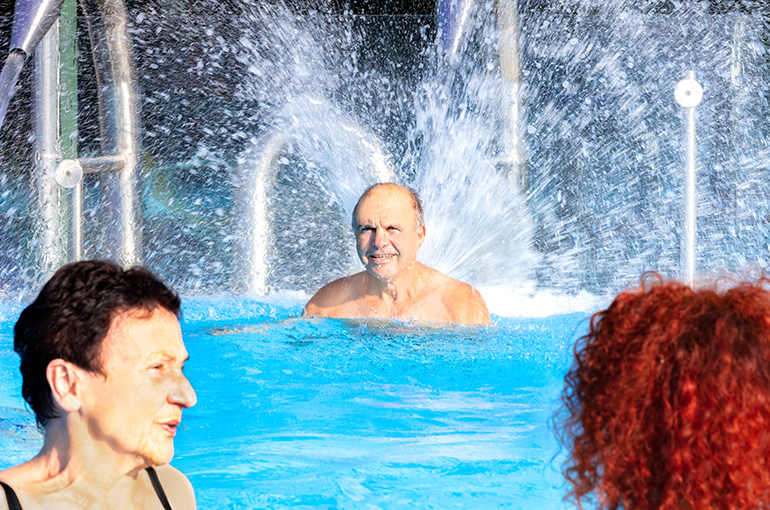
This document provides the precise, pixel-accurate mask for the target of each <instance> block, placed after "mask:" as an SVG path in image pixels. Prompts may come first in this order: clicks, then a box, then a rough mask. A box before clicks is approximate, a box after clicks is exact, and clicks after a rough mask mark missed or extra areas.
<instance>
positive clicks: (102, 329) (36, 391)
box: [13, 260, 180, 427]
mask: <svg viewBox="0 0 770 510" xmlns="http://www.w3.org/2000/svg"><path fill="white" fill-rule="evenodd" d="M158 307H161V308H164V309H166V310H168V311H169V312H171V313H173V314H174V315H176V316H179V309H180V300H179V296H178V295H177V294H176V293H174V292H173V291H172V290H170V289H169V288H168V287H166V286H165V285H164V284H163V282H161V281H160V280H159V279H158V278H157V277H156V276H155V275H153V274H152V273H151V272H150V271H148V270H147V269H144V268H142V267H133V268H131V269H127V270H124V269H123V268H121V267H120V266H119V265H117V264H115V263H114V262H109V261H99V260H92V261H83V262H74V263H72V264H67V265H65V266H63V267H61V268H60V269H59V270H58V271H56V273H55V274H54V275H53V276H52V277H51V279H50V280H48V282H47V283H46V284H45V285H44V286H43V289H42V290H41V291H40V294H39V295H38V296H37V298H36V299H35V301H34V302H32V304H30V305H29V306H28V307H26V308H25V309H24V311H22V312H21V315H20V316H19V320H18V321H17V322H16V325H15V326H14V328H13V334H14V339H13V349H14V350H15V351H16V353H17V354H18V355H19V356H20V357H21V366H20V369H21V376H22V386H21V392H22V395H23V396H24V399H25V400H26V401H27V403H28V404H29V405H30V406H31V407H32V410H33V411H34V412H35V418H36V419H37V423H38V424H39V425H40V426H41V427H45V425H46V423H47V422H48V420H50V419H51V418H56V417H58V415H57V414H56V407H55V405H54V402H53V398H52V395H51V388H50V387H49V385H48V380H47V378H46V369H47V368H48V364H49V363H50V362H51V361H52V360H54V359H63V360H65V361H68V362H70V363H73V364H74V365H76V366H78V367H80V368H82V369H83V370H88V371H89V372H94V373H102V371H101V370H102V366H101V360H100V356H99V355H100V352H101V345H102V341H103V340H104V338H105V337H106V336H107V332H108V331H109V329H110V324H111V323H112V320H113V319H114V318H115V317H116V316H118V315H120V314H122V313H124V312H127V311H129V310H135V309H138V310H144V311H146V312H147V313H148V314H151V313H152V311H153V310H155V309H156V308H158Z"/></svg>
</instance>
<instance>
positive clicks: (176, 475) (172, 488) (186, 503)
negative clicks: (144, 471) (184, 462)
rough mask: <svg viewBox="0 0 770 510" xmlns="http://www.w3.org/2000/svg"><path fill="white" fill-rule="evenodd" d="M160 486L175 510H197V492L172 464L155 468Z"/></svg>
mask: <svg viewBox="0 0 770 510" xmlns="http://www.w3.org/2000/svg"><path fill="white" fill-rule="evenodd" d="M155 471H157V473H158V478H160V484H161V485H162V486H163V490H164V491H165V492H166V496H167V497H168V501H169V503H171V507H172V508H174V509H175V510H195V492H194V491H193V486H192V484H191V483H190V480H188V479H187V477H186V476H185V475H184V474H182V472H181V471H179V470H178V469H177V468H175V467H173V466H172V465H170V464H166V465H165V466H158V467H156V468H155Z"/></svg>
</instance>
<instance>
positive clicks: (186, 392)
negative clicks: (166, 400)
mask: <svg viewBox="0 0 770 510" xmlns="http://www.w3.org/2000/svg"><path fill="white" fill-rule="evenodd" d="M169 396H170V400H171V403H172V404H177V405H179V406H182V407H192V406H194V405H195V404H196V402H198V396H197V395H196V394H195V390H194V389H193V387H192V385H191V384H190V381H188V380H187V377H185V376H184V375H181V374H180V376H179V378H178V379H177V381H176V384H175V385H174V389H173V391H172V392H171V394H170V395H169Z"/></svg>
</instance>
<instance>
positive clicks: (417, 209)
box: [352, 182, 425, 232]
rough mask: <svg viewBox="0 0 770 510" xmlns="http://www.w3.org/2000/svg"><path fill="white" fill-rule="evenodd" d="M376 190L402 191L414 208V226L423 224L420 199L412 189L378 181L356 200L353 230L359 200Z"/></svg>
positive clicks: (419, 226)
mask: <svg viewBox="0 0 770 510" xmlns="http://www.w3.org/2000/svg"><path fill="white" fill-rule="evenodd" d="M378 192H391V193H402V194H404V195H405V196H407V197H408V198H409V201H410V202H411V203H412V209H413V210H414V217H415V227H416V228H418V229H419V228H422V227H423V226H425V214H424V213H423V208H422V201H421V200H420V197H419V196H417V193H416V192H415V191H414V190H412V189H410V188H407V187H406V186H401V185H400V184H396V183H395V182H380V183H378V184H374V185H372V186H369V187H368V188H366V191H364V192H363V193H362V194H361V197H360V198H359V199H358V202H356V206H355V207H354V208H353V218H352V225H353V232H355V231H356V228H357V227H358V225H357V224H356V213H357V212H358V207H359V206H360V205H361V202H363V201H364V199H366V198H368V197H369V196H371V195H373V194H375V193H378Z"/></svg>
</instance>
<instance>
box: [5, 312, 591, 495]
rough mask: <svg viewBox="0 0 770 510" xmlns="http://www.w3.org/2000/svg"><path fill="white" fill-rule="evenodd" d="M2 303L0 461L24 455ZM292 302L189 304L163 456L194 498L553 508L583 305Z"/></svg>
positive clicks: (35, 439) (24, 432) (26, 443)
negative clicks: (539, 309) (486, 307)
mask: <svg viewBox="0 0 770 510" xmlns="http://www.w3.org/2000/svg"><path fill="white" fill-rule="evenodd" d="M20 308H21V307H20V306H16V305H10V306H4V307H3V308H2V311H0V388H2V392H1V393H2V395H1V396H0V449H1V450H2V452H3V455H2V458H0V469H1V468H5V467H8V466H11V465H14V464H17V463H19V462H21V461H22V460H25V459H26V458H28V457H30V456H31V455H33V454H34V453H36V452H37V450H38V448H39V446H40V437H39V435H38V434H37V432H36V430H35V427H34V423H33V422H34V420H33V417H32V415H31V414H30V413H29V412H28V411H27V410H26V408H25V406H24V405H23V401H22V399H21V395H20V378H19V376H18V368H17V366H18V362H17V357H16V355H15V354H14V353H13V352H12V348H11V346H12V327H13V323H14V321H15V318H16V316H17V315H18V311H19V310H20ZM300 313H301V307H300V306H299V305H298V304H292V303H284V304H276V303H273V304H268V303H264V302H258V301H253V300H248V299H237V300H236V299H222V300H212V299H207V300H199V301H189V300H188V302H187V303H186V304H185V306H184V318H183V332H184V336H185V342H186V345H187V349H188V351H189V352H190V361H189V362H188V364H187V366H186V369H185V371H186V373H187V375H188V377H189V379H190V380H191V382H192V384H193V386H194V387H195V389H196V391H197V393H198V404H197V406H196V407H194V408H192V409H189V410H187V411H185V417H184V421H183V423H182V428H181V430H180V432H179V434H178V436H177V440H176V456H175V458H174V461H173V464H174V465H175V466H176V467H178V468H179V469H181V470H182V471H183V472H184V473H186V474H187V476H188V477H189V478H190V480H191V481H192V483H193V486H194V487H195V490H196V495H197V499H198V505H199V507H200V508H203V509H220V508H222V509H227V508H232V509H235V508H238V509H242V508H268V509H279V508H293V509H301V508H323V509H400V508H437V509H445V508H478V509H491V508H518V509H551V508H564V507H567V505H566V504H564V503H563V502H562V497H563V494H564V492H565V489H564V486H563V482H562V477H561V476H560V474H559V469H560V465H561V459H562V457H561V455H560V454H559V450H558V447H557V444H556V441H555V439H554V436H553V433H552V431H551V426H550V423H549V420H550V418H551V416H552V415H553V411H554V409H555V406H556V401H557V398H558V394H559V391H560V389H561V386H562V378H563V375H564V373H565V372H566V369H567V367H568V365H569V363H570V360H571V356H572V346H573V344H574V341H575V340H576V339H577V337H578V336H580V335H581V334H582V333H583V332H584V330H585V329H586V327H587V317H588V316H587V314H585V313H574V314H567V315H557V316H551V317H547V318H538V319H532V318H495V323H494V325H493V326H491V327H490V328H485V329H477V328H462V327H453V328H443V329H431V328H420V327H416V326H413V325H405V324H394V323H371V322H369V323H364V322H356V321H341V320H330V319H313V320H306V319H300V318H299V315H300Z"/></svg>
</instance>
